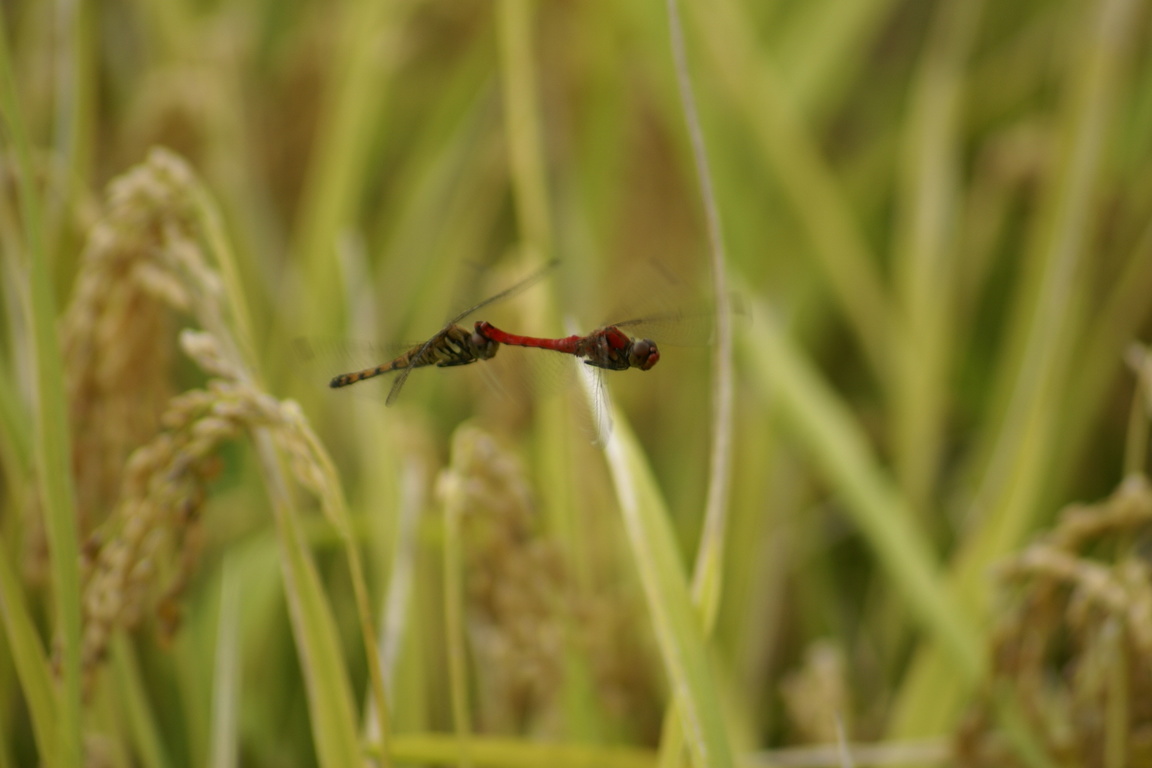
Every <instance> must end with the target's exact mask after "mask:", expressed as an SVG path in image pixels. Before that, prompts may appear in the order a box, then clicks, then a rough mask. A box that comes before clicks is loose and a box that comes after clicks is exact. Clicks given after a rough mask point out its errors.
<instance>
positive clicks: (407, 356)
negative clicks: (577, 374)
mask: <svg viewBox="0 0 1152 768" xmlns="http://www.w3.org/2000/svg"><path fill="white" fill-rule="evenodd" d="M554 266H556V262H551V263H549V264H547V265H545V266H544V267H542V268H541V269H539V270H537V271H536V272H534V273H532V274H531V275H529V276H528V277H526V278H524V279H523V280H521V281H520V282H518V283H516V284H515V285H513V286H512V287H511V288H507V289H505V290H503V291H501V292H500V293H498V294H496V295H495V296H491V297H489V298H487V299H485V300H484V301H481V302H480V303H479V304H476V305H475V306H472V307H469V308H468V309H466V310H464V311H463V312H461V313H460V314H458V315H456V316H455V317H453V318H452V319H451V320H449V321H448V323H447V324H446V325H445V326H444V327H443V328H441V329H440V330H439V331H438V332H437V333H436V334H435V335H433V336H432V337H431V338H430V339H428V340H427V341H425V342H423V343H422V344H417V345H415V346H413V347H412V348H411V349H409V350H408V351H407V352H405V353H404V354H402V355H400V356H399V357H396V358H395V359H393V360H391V361H389V362H386V363H383V364H381V365H378V366H375V367H373V368H365V369H364V370H361V371H353V372H352V373H342V374H340V375H339V376H336V377H334V378H333V379H332V381H331V383H330V384H329V386H331V387H333V388H337V387H347V386H349V385H351V384H355V383H357V382H360V381H364V380H365V379H371V378H373V377H376V376H381V375H383V374H386V373H392V372H394V371H399V372H400V375H399V376H398V377H397V379H396V381H395V382H394V383H393V384H392V389H391V390H390V391H389V393H388V399H387V401H386V403H387V404H388V405H391V404H392V403H393V402H394V401H395V400H396V398H397V396H399V394H400V390H401V389H402V388H403V387H404V382H405V381H407V379H408V375H409V374H410V373H411V372H412V371H413V370H414V369H416V368H423V367H425V366H429V365H435V366H437V367H438V368H448V367H452V366H457V365H469V364H470V363H475V362H477V361H479V360H489V359H491V358H492V357H493V356H494V355H495V354H496V351H497V350H498V349H499V348H500V345H501V344H507V345H509V346H514V347H534V348H537V349H550V350H552V351H554V352H562V353H564V354H568V355H574V356H575V357H578V358H583V360H584V363H585V364H586V365H592V366H595V367H597V368H603V369H606V370H610V371H624V370H627V369H629V368H639V369H640V370H642V371H646V370H648V369H649V368H651V367H652V366H654V365H656V363H657V362H659V361H660V351H659V349H657V347H656V343H655V342H654V341H652V340H651V339H636V338H633V337H631V336H629V335H628V334H627V333H626V332H625V331H624V330H621V329H623V328H627V327H629V326H631V325H637V324H639V323H640V322H641V321H639V320H629V321H627V322H621V323H614V324H612V325H606V326H604V327H602V328H598V329H596V330H595V331H593V332H592V333H590V334H588V335H587V336H567V337H565V338H562V339H546V338H538V337H535V336H519V335H516V334H513V333H508V332H507V331H502V330H500V329H499V328H497V327H496V326H494V325H492V324H491V323H489V322H487V321H484V320H480V321H477V322H476V324H475V326H474V327H473V329H472V330H471V331H469V330H468V329H467V328H464V327H462V326H460V325H458V324H457V323H459V322H460V321H461V320H463V319H464V318H466V317H468V316H469V315H472V314H474V313H476V312H478V311H480V310H481V309H483V308H484V307H487V306H488V305H490V304H493V303H495V302H497V301H502V300H504V299H508V298H511V297H512V296H515V295H516V294H518V293H520V292H521V291H524V290H526V289H527V288H529V287H531V286H532V285H534V284H535V283H537V282H539V281H540V280H541V279H542V278H543V277H544V276H545V275H546V274H547V273H548V271H549V270H551V269H552V268H553V267H554Z"/></svg>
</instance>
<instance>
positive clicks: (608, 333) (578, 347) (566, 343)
mask: <svg viewBox="0 0 1152 768" xmlns="http://www.w3.org/2000/svg"><path fill="white" fill-rule="evenodd" d="M639 322H640V321H629V322H628V323H617V324H615V325H607V326H604V327H603V328H597V329H596V330H595V331H593V332H592V333H590V334H588V335H587V336H565V337H564V338H562V339H543V338H539V337H536V336H519V335H516V334H514V333H508V332H507V331H502V330H500V329H499V328H497V327H496V326H494V325H492V324H491V323H489V322H487V321H484V320H480V321H478V322H477V323H476V332H475V334H474V335H477V336H480V337H482V338H484V339H487V340H488V341H491V342H494V343H499V344H508V345H510V346H513V347H535V348H536V349H551V350H552V351H554V352H562V353H564V354H566V355H574V356H576V357H582V358H584V364H585V365H592V366H595V367H597V368H603V369H605V370H609V371H626V370H628V369H629V368H639V369H640V370H642V371H647V370H648V369H649V368H651V367H652V366H654V365H656V363H658V362H660V350H659V349H658V348H657V347H656V342H654V341H652V340H651V339H637V338H633V337H632V336H629V335H628V334H627V333H625V332H624V331H622V330H620V327H621V326H625V327H627V326H628V325H630V324H632V323H639Z"/></svg>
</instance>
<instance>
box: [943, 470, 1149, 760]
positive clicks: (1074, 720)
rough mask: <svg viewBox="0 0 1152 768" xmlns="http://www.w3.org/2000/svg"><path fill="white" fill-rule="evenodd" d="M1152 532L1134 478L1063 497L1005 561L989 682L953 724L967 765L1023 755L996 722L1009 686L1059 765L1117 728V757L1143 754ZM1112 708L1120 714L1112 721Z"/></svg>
mask: <svg viewBox="0 0 1152 768" xmlns="http://www.w3.org/2000/svg"><path fill="white" fill-rule="evenodd" d="M1150 534H1152V488H1150V487H1149V484H1148V482H1147V480H1146V479H1145V478H1142V477H1135V478H1129V479H1128V480H1126V481H1125V482H1124V483H1122V484H1121V486H1120V487H1119V488H1118V489H1117V490H1116V492H1115V493H1113V495H1112V496H1110V497H1109V498H1107V499H1104V500H1103V501H1102V502H1100V503H1098V504H1093V505H1074V506H1071V507H1069V508H1068V509H1067V510H1065V512H1064V513H1063V514H1062V515H1061V517H1060V521H1059V523H1058V524H1057V526H1056V528H1055V529H1054V530H1052V531H1051V532H1049V533H1048V534H1046V535H1045V536H1043V537H1042V538H1040V539H1039V540H1038V541H1036V542H1035V543H1033V544H1031V545H1030V546H1029V547H1027V548H1026V549H1025V550H1024V551H1023V552H1021V553H1020V554H1019V555H1017V556H1016V557H1014V558H1012V559H1011V560H1009V561H1008V562H1007V563H1005V564H1004V565H1003V566H1002V567H1001V569H1000V571H999V577H1000V582H1001V585H1002V603H1003V607H1002V609H1001V613H1000V615H999V617H998V626H997V628H996V632H995V635H994V642H993V647H992V649H991V651H992V667H993V669H992V676H993V680H992V683H991V685H990V689H991V693H990V694H989V695H988V697H987V698H985V699H984V700H982V701H981V702H980V703H979V704H978V705H977V706H976V707H974V708H973V711H972V712H971V713H970V716H969V718H968V720H967V722H966V723H965V725H964V727H963V729H962V730H961V731H960V733H959V734H958V737H957V749H956V753H957V757H958V759H959V760H960V763H961V764H962V765H965V766H992V765H996V766H1016V765H1021V764H1022V763H1020V762H1019V758H1017V757H1014V756H1013V755H1014V753H1013V751H1012V750H1011V749H1008V748H1007V746H1006V745H1005V744H1004V742H1003V740H1002V738H1001V736H1000V735H999V734H998V729H997V728H996V725H997V722H998V720H997V717H996V712H997V707H999V706H1001V705H1000V704H998V703H997V700H998V698H1002V697H1003V695H1004V692H1005V691H1011V695H1012V697H1013V706H1014V707H1015V708H1016V709H1017V710H1018V712H1019V714H1020V715H1021V716H1023V717H1024V718H1025V719H1026V721H1027V725H1028V727H1029V728H1030V730H1031V731H1032V733H1033V734H1034V736H1035V737H1036V739H1037V740H1038V742H1039V744H1040V745H1041V747H1042V748H1043V749H1044V750H1045V753H1046V754H1047V755H1048V756H1049V757H1050V758H1051V759H1053V760H1054V761H1055V762H1056V763H1057V764H1060V765H1094V764H1101V763H1100V761H1101V760H1102V758H1103V755H1104V754H1105V753H1106V750H1107V749H1113V748H1115V747H1116V746H1117V745H1116V744H1114V743H1113V744H1110V745H1109V746H1107V747H1106V740H1107V739H1109V738H1111V737H1114V734H1115V733H1122V734H1124V736H1125V741H1124V743H1123V744H1122V745H1119V746H1121V747H1122V748H1123V750H1124V752H1123V756H1124V761H1123V764H1125V765H1146V764H1150V763H1149V761H1150V760H1152V738H1150V737H1152V704H1150V703H1149V702H1152V565H1150V564H1149V562H1148V559H1147V557H1146V554H1145V553H1144V552H1143V551H1142V550H1143V549H1144V548H1145V547H1146V546H1147V540H1148V536H1149V535H1150ZM1120 680H1122V681H1124V682H1123V685H1119V686H1118V685H1117V681H1120ZM1115 717H1122V718H1124V722H1122V723H1119V724H1118V725H1119V728H1118V729H1117V728H1116V726H1117V724H1116V723H1111V724H1110V723H1109V722H1108V719H1109V718H1115ZM1110 727H1111V730H1110Z"/></svg>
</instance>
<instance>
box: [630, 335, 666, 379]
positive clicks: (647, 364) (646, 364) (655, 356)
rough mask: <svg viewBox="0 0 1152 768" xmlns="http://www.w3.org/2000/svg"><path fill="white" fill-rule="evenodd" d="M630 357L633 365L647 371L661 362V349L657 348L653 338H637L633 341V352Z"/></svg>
mask: <svg viewBox="0 0 1152 768" xmlns="http://www.w3.org/2000/svg"><path fill="white" fill-rule="evenodd" d="M629 357H630V358H631V359H630V360H629V362H631V363H632V366H633V367H635V368H639V369H640V370H642V371H646V370H648V369H649V368H651V367H652V366H654V365H656V363H658V362H660V350H659V349H657V348H656V342H654V341H652V340H651V339H637V340H636V341H634V342H632V353H631V355H629Z"/></svg>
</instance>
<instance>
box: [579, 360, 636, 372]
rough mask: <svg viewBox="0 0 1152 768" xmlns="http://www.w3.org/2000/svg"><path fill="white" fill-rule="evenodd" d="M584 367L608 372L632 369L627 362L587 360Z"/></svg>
mask: <svg viewBox="0 0 1152 768" xmlns="http://www.w3.org/2000/svg"><path fill="white" fill-rule="evenodd" d="M584 365H591V366H592V367H593V368H603V369H604V370H606V371H626V370H628V368H629V367H630V366H629V365H628V361H627V360H612V359H609V360H585V361H584Z"/></svg>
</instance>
